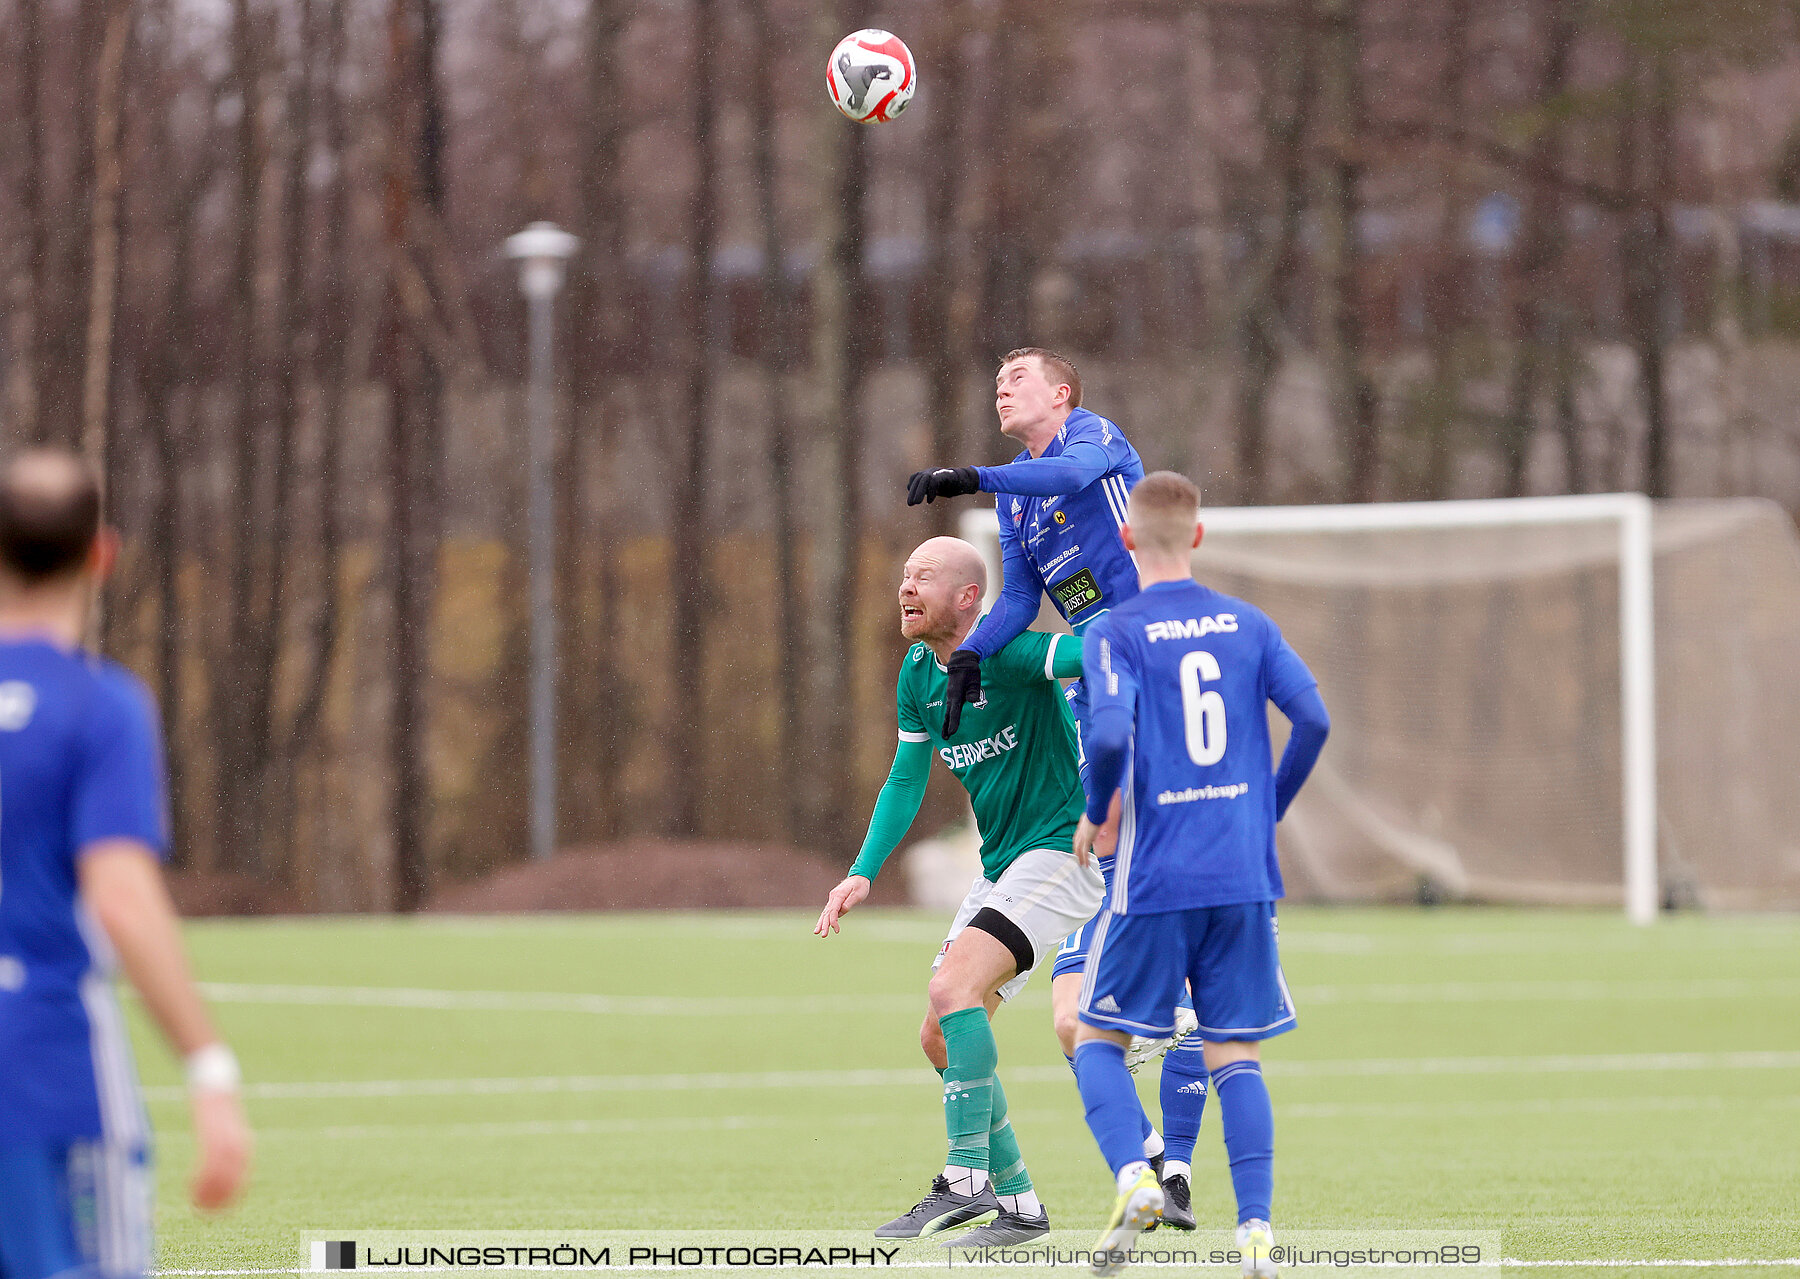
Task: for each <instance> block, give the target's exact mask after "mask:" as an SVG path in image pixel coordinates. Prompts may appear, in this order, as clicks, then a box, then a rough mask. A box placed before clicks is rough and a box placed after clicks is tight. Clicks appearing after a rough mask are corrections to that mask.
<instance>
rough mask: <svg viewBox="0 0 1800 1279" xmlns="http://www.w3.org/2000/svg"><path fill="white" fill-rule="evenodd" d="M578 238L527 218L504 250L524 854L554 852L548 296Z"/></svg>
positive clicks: (557, 286) (551, 322)
mask: <svg viewBox="0 0 1800 1279" xmlns="http://www.w3.org/2000/svg"><path fill="white" fill-rule="evenodd" d="M580 243H581V242H580V241H579V240H577V239H576V238H575V237H574V236H572V235H570V234H569V233H568V232H567V231H564V230H563V229H562V228H560V227H558V226H557V225H556V224H555V223H552V222H533V223H532V224H531V225H530V226H528V227H526V228H525V229H524V230H523V231H521V232H519V233H518V234H517V235H513V236H508V237H507V240H506V255H507V256H508V257H510V258H517V259H518V262H519V290H520V292H522V293H524V295H525V299H526V304H527V309H528V312H529V316H530V334H531V367H530V385H529V390H528V392H527V396H526V439H527V444H526V456H527V462H526V466H527V480H528V484H529V488H530V517H529V533H528V559H529V564H530V573H531V706H530V713H531V855H532V857H533V858H536V859H540V860H541V859H543V858H547V857H550V856H552V855H553V854H554V853H555V852H556V590H555V582H556V548H555V543H554V541H553V540H552V530H553V529H554V528H555V511H554V509H553V508H554V505H555V490H554V487H553V485H552V483H551V475H550V468H551V460H552V459H551V453H552V441H551V415H552V414H553V413H554V411H555V404H556V399H555V389H554V387H553V385H552V380H551V379H552V365H553V364H554V362H555V354H556V348H555V343H554V340H553V339H554V335H555V324H556V309H555V308H556V295H557V293H558V292H559V291H560V290H561V289H562V285H563V274H564V271H565V270H566V268H567V265H568V261H569V257H570V255H571V254H573V253H574V252H575V249H576V247H577V246H578V245H579V244H580Z"/></svg>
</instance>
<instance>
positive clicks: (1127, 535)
mask: <svg viewBox="0 0 1800 1279" xmlns="http://www.w3.org/2000/svg"><path fill="white" fill-rule="evenodd" d="M1119 540H1120V541H1122V542H1124V543H1125V549H1126V550H1128V551H1135V550H1137V548H1138V546H1137V539H1136V538H1135V537H1133V536H1132V535H1131V524H1130V523H1129V522H1127V523H1124V524H1121V525H1119Z"/></svg>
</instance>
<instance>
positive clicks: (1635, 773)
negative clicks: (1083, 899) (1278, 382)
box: [963, 493, 1658, 924]
mask: <svg viewBox="0 0 1800 1279" xmlns="http://www.w3.org/2000/svg"><path fill="white" fill-rule="evenodd" d="M996 518H997V517H996V514H995V512H994V511H992V510H983V511H970V512H968V513H967V514H966V516H965V518H964V521H963V531H964V535H965V536H971V535H973V537H972V538H971V540H977V541H978V544H979V545H981V546H982V547H983V550H984V553H987V554H992V549H991V548H992V545H993V543H994V542H996V541H997V534H998V525H997V523H996ZM1201 522H1202V523H1203V524H1204V525H1205V526H1206V527H1207V529H1209V530H1212V531H1216V532H1221V533H1227V532H1229V533H1248V534H1255V533H1337V532H1394V531H1404V530H1417V529H1458V528H1503V527H1508V526H1512V527H1517V526H1521V525H1546V524H1580V523H1602V524H1604V523H1615V524H1617V526H1618V535H1619V541H1618V554H1619V707H1620V714H1619V722H1620V731H1621V736H1622V740H1621V765H1622V768H1621V772H1622V783H1623V791H1624V793H1623V797H1622V798H1623V802H1624V813H1623V822H1622V826H1623V832H1624V841H1623V842H1624V848H1623V850H1622V853H1623V862H1624V886H1625V893H1624V896H1625V911H1626V914H1627V916H1628V917H1629V918H1630V920H1631V921H1632V922H1633V923H1636V924H1649V923H1652V922H1654V921H1655V919H1656V913H1657V892H1658V886H1657V864H1656V812H1657V808H1656V666H1655V662H1656V652H1655V625H1656V617H1655V598H1654V581H1655V572H1654V569H1655V564H1654V555H1655V550H1654V544H1653V541H1652V533H1651V503H1650V499H1649V498H1647V497H1645V496H1644V495H1643V494H1642V493H1593V494H1579V495H1574V496H1569V497H1522V498H1495V499H1484V500H1472V501H1450V502H1370V503H1364V504H1357V505H1348V506H1238V507H1208V508H1205V509H1204V510H1202V512H1201ZM993 567H995V568H997V567H998V565H997V564H996V565H994V566H993Z"/></svg>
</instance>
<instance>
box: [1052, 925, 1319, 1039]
mask: <svg viewBox="0 0 1800 1279" xmlns="http://www.w3.org/2000/svg"><path fill="white" fill-rule="evenodd" d="M1060 964H1061V959H1060V957H1059V959H1058V966H1059V970H1060ZM1184 985H1185V986H1187V987H1188V988H1189V989H1190V990H1191V991H1192V992H1193V996H1194V1016H1195V1017H1197V1018H1199V1021H1200V1026H1199V1029H1198V1032H1197V1033H1198V1034H1199V1035H1200V1037H1201V1038H1202V1039H1206V1040H1211V1041H1212V1042H1215V1043H1217V1042H1221V1041H1223V1040H1227V1039H1268V1038H1269V1037H1270V1036H1272V1035H1279V1034H1282V1033H1283V1032H1285V1031H1289V1030H1292V1029H1293V1028H1294V1001H1293V998H1292V997H1291V996H1290V995H1289V994H1288V987H1287V979H1286V978H1285V977H1283V976H1282V974H1281V959H1280V956H1279V955H1278V954H1277V952H1276V921H1275V903H1274V902H1247V903H1244V904H1242V905H1237V906H1207V907H1202V908H1200V909H1197V910H1172V911H1165V912H1160V913H1157V914H1153V915H1115V914H1113V913H1112V911H1111V910H1102V911H1101V912H1100V915H1099V918H1098V919H1097V920H1096V921H1095V923H1094V936H1093V940H1092V941H1091V942H1090V943H1089V948H1088V965H1087V976H1086V979H1085V980H1084V981H1083V982H1082V986H1081V1020H1082V1021H1084V1022H1086V1023H1087V1024H1088V1025H1090V1026H1100V1027H1103V1028H1104V1029H1107V1030H1123V1031H1128V1032H1130V1033H1131V1034H1134V1035H1145V1036H1150V1037H1160V1036H1166V1035H1171V1034H1173V1033H1174V1031H1175V1006H1176V1003H1177V1001H1178V1000H1179V999H1180V998H1181V995H1182V987H1183V986H1184Z"/></svg>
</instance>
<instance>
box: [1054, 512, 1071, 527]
mask: <svg viewBox="0 0 1800 1279" xmlns="http://www.w3.org/2000/svg"><path fill="white" fill-rule="evenodd" d="M1050 518H1051V519H1053V520H1055V521H1056V522H1057V523H1058V524H1067V523H1068V522H1069V517H1068V516H1067V515H1065V514H1063V513H1062V512H1061V511H1058V512H1057V513H1056V514H1054V515H1052V516H1051V517H1050Z"/></svg>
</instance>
